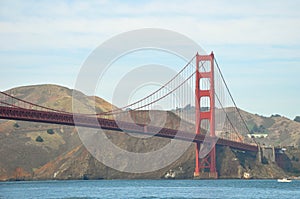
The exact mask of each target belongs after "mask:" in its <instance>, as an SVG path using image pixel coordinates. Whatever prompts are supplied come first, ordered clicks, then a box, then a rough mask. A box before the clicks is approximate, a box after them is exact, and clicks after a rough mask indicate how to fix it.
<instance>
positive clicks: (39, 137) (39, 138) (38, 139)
mask: <svg viewBox="0 0 300 199" xmlns="http://www.w3.org/2000/svg"><path fill="white" fill-rule="evenodd" d="M35 141H37V142H44V140H43V138H42V137H41V136H37V137H36V139H35Z"/></svg>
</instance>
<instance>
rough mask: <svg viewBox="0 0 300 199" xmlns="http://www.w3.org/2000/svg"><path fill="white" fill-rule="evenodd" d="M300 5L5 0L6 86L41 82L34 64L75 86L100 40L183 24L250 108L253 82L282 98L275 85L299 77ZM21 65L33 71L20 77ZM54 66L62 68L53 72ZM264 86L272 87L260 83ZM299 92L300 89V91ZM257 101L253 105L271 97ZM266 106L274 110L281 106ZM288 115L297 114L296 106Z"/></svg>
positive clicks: (0, 51) (1, 31)
mask: <svg viewBox="0 0 300 199" xmlns="http://www.w3.org/2000/svg"><path fill="white" fill-rule="evenodd" d="M299 7H300V1H293V0H287V1H283V0H272V1H271V0H265V1H259V0H254V1H238V0H229V1H217V0H210V1H191V0H185V1H184V2H183V1H176V0H175V1H172V3H170V2H167V1H159V0H155V1H139V2H136V1H127V2H126V1H106V0H103V1H96V0H95V1H93V0H92V1H76V0H75V1H69V0H65V1H60V0H54V1H34V0H28V1H14V0H7V1H5V0H4V1H0V44H1V45H0V58H1V61H0V65H1V67H7V66H9V68H6V69H5V71H3V74H2V75H4V74H5V77H2V78H4V80H5V81H3V82H4V83H3V84H2V85H1V86H2V88H1V89H2V90H5V88H7V87H11V85H15V84H22V83H23V84H25V83H27V82H30V83H33V82H35V81H34V80H33V76H32V74H35V72H34V71H38V72H39V75H41V76H43V74H44V75H48V76H47V77H48V78H49V79H50V80H51V79H52V80H53V82H54V83H58V84H60V83H62V84H64V85H68V86H69V87H72V86H73V82H74V77H71V75H73V74H74V68H75V70H76V72H77V70H78V67H80V65H81V64H82V62H83V60H84V59H85V58H86V57H87V56H88V54H89V53H90V52H91V51H92V50H93V49H94V48H95V47H97V46H98V45H99V44H101V43H102V42H104V41H105V40H107V39H109V38H111V37H113V36H114V35H116V34H119V33H122V32H125V31H129V30H133V29H139V28H146V27H155V28H163V29H170V30H173V31H177V32H179V33H182V34H184V35H187V36H188V37H190V38H191V39H193V40H195V41H196V42H197V43H199V44H200V45H202V46H203V47H204V49H206V50H207V51H211V50H214V51H215V53H216V57H217V59H218V61H219V64H220V65H221V67H222V70H223V72H224V75H225V77H228V78H229V84H230V87H231V88H232V89H233V91H235V92H236V93H237V98H239V99H242V105H244V106H248V107H250V105H247V99H249V92H245V91H249V90H251V89H254V88H255V89H257V91H256V92H257V93H259V94H260V95H262V94H263V93H264V92H265V91H266V90H272V92H270V93H271V94H270V95H269V96H268V97H269V100H273V99H278V101H282V100H281V98H282V99H284V97H285V96H282V97H281V98H280V99H279V98H278V97H277V96H276V92H275V91H273V87H278V88H279V87H280V88H283V89H284V88H287V89H288V88H289V87H290V86H291V85H298V84H299V83H298V84H297V81H298V78H297V77H296V76H297V75H298V74H300V71H299V65H300V60H299V51H300V32H299V30H300V12H299ZM28 66H30V69H28V68H26V69H25V68H24V67H28ZM39 67H43V68H44V69H42V70H40V68H39ZM20 68H21V69H22V71H23V72H24V73H23V74H22V75H23V76H26V78H24V77H23V78H21V77H20V78H19V79H15V78H13V76H14V73H15V72H18V71H20ZM59 68H61V69H59ZM27 69H28V70H27ZM51 70H52V71H54V70H59V71H60V73H55V72H52V73H49V72H47V71H51ZM26 71H27V72H26ZM66 71H73V73H71V74H67V75H66V77H65V78H63V77H62V75H60V74H63V73H65V72H66ZM5 78H6V79H5ZM34 78H38V75H36V76H34ZM11 79H14V81H18V83H14V82H13V81H11ZM6 80H7V81H6ZM50 80H49V81H50ZM42 81H43V78H42V77H41V78H38V80H36V82H42ZM261 85H264V86H265V87H263V88H258V87H259V86H261ZM292 89H294V90H292ZM295 89H296V90H297V91H298V87H296V88H294V87H293V88H289V89H288V90H289V91H286V92H289V93H290V92H294V93H295ZM235 96H236V95H235ZM244 96H245V97H244ZM293 97H294V98H295V97H300V96H299V94H298V92H297V93H295V94H294V95H293ZM293 97H290V98H289V100H290V101H292V98H293ZM255 101H256V103H255V104H251V110H254V109H255V107H257V109H258V110H260V108H261V107H262V105H259V104H265V101H264V100H261V101H260V99H259V98H258V99H255ZM265 109H266V111H265V112H266V113H268V112H270V110H275V109H276V106H275V105H271V104H270V107H269V108H264V110H265ZM286 114H289V115H290V114H294V112H293V111H292V108H291V109H290V110H289V111H287V113H286Z"/></svg>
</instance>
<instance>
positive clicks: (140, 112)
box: [0, 53, 258, 178]
mask: <svg viewBox="0 0 300 199" xmlns="http://www.w3.org/2000/svg"><path fill="white" fill-rule="evenodd" d="M190 91H192V92H190ZM76 97H77V96H76V92H74V93H73V98H75V99H76ZM162 105H164V106H165V107H167V108H165V110H163V111H168V112H172V113H173V114H175V115H176V116H178V117H179V118H180V120H181V121H183V122H184V124H186V125H187V126H191V127H192V128H180V127H179V126H178V125H166V124H165V123H166V119H162V118H161V117H158V118H155V114H154V116H153V114H152V113H153V112H158V111H161V110H158V107H162ZM166 109H167V110H166ZM73 111H74V109H73ZM76 111H78V112H75V111H74V112H68V111H63V110H56V109H53V108H49V107H46V106H42V105H39V104H37V103H33V102H29V101H26V100H23V99H20V98H19V97H17V96H14V95H12V94H10V93H8V92H0V119H12V120H22V121H30V122H42V123H51V124H61V125H69V126H81V127H89V128H101V129H106V130H112V131H122V132H129V133H138V134H149V135H153V136H158V137H164V138H169V139H180V140H184V141H192V142H194V143H195V154H196V162H195V172H194V176H195V177H198V176H200V174H201V172H204V171H205V172H207V173H208V174H209V177H210V178H217V177H218V173H217V169H216V145H222V146H229V147H231V148H234V149H238V150H243V151H253V152H257V151H258V145H257V143H256V142H255V140H253V139H251V138H248V137H247V136H246V134H248V133H250V131H249V129H248V127H247V124H246V122H245V120H244V118H243V116H242V113H241V111H240V110H239V109H238V108H237V105H236V103H235V101H234V100H233V97H232V95H231V93H230V91H229V88H228V86H227V84H226V82H225V79H224V77H223V75H222V73H221V70H220V67H219V66H218V63H217V61H216V59H215V57H214V54H213V53H211V54H209V55H199V54H198V53H197V54H196V55H195V56H194V57H193V58H192V59H191V60H190V61H189V62H188V63H187V64H186V65H185V66H184V67H183V68H182V70H180V71H179V72H178V73H177V74H176V75H175V76H174V77H173V78H172V79H170V80H169V81H168V82H166V83H165V84H164V85H162V86H161V87H160V88H159V89H157V90H156V91H154V92H152V93H151V94H149V95H147V96H145V97H144V98H142V99H140V100H138V101H136V102H134V103H131V104H128V105H125V106H123V107H117V108H112V109H111V110H109V111H102V112H93V111H86V110H85V111H80V110H76ZM167 117H168V116H167ZM155 120H156V121H155Z"/></svg>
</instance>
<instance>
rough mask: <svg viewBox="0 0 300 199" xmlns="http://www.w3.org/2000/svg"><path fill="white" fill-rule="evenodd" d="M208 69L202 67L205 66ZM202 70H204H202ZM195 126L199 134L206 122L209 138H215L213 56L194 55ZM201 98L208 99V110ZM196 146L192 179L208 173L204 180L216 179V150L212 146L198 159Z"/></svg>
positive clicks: (198, 145)
mask: <svg viewBox="0 0 300 199" xmlns="http://www.w3.org/2000/svg"><path fill="white" fill-rule="evenodd" d="M207 64H208V67H204V66H207ZM203 68H204V69H205V70H203ZM203 80H204V81H206V82H209V86H208V88H201V86H200V82H203ZM195 98H196V101H195V106H196V111H195V112H196V115H195V117H196V118H195V119H196V121H195V125H196V134H201V133H202V132H201V131H202V129H201V123H202V122H204V121H205V120H206V122H207V123H208V124H209V128H208V131H209V136H210V137H211V138H215V119H214V116H215V86H214V54H213V52H212V53H211V54H210V55H199V54H198V53H197V55H196V88H195ZM202 98H206V99H208V100H207V101H209V108H208V107H201V100H203V99H202ZM195 145H196V166H195V172H194V177H201V176H202V173H204V172H206V171H208V176H207V175H203V176H205V177H206V178H207V177H208V178H218V173H217V170H216V148H215V145H214V146H212V148H211V150H210V152H208V154H207V155H206V156H205V157H203V158H202V159H200V158H199V151H200V143H199V142H197V143H195Z"/></svg>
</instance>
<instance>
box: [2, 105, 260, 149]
mask: <svg viewBox="0 0 300 199" xmlns="http://www.w3.org/2000/svg"><path fill="white" fill-rule="evenodd" d="M0 119H11V120H22V121H30V122H42V123H50V124H61V125H68V126H75V123H76V126H81V127H88V128H99V127H100V126H101V128H102V129H107V130H114V131H125V132H131V133H140V134H150V135H154V136H158V137H164V138H170V139H180V140H185V141H192V142H200V143H202V142H203V141H204V139H205V136H204V135H199V134H198V135H195V134H192V133H189V132H184V131H178V130H174V129H168V128H161V127H155V126H147V127H145V126H143V125H136V124H133V123H129V122H118V123H117V122H116V121H115V120H112V119H105V118H99V117H95V116H87V115H83V114H68V113H58V112H48V111H39V110H31V109H22V108H15V107H3V106H0ZM153 132H158V133H155V134H154V133H153ZM209 139H214V138H206V140H208V141H209ZM217 145H223V146H229V147H232V148H235V149H239V150H246V151H254V152H256V151H258V148H257V146H255V145H251V144H247V143H241V142H235V141H231V140H226V139H221V138H220V139H218V140H217Z"/></svg>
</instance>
